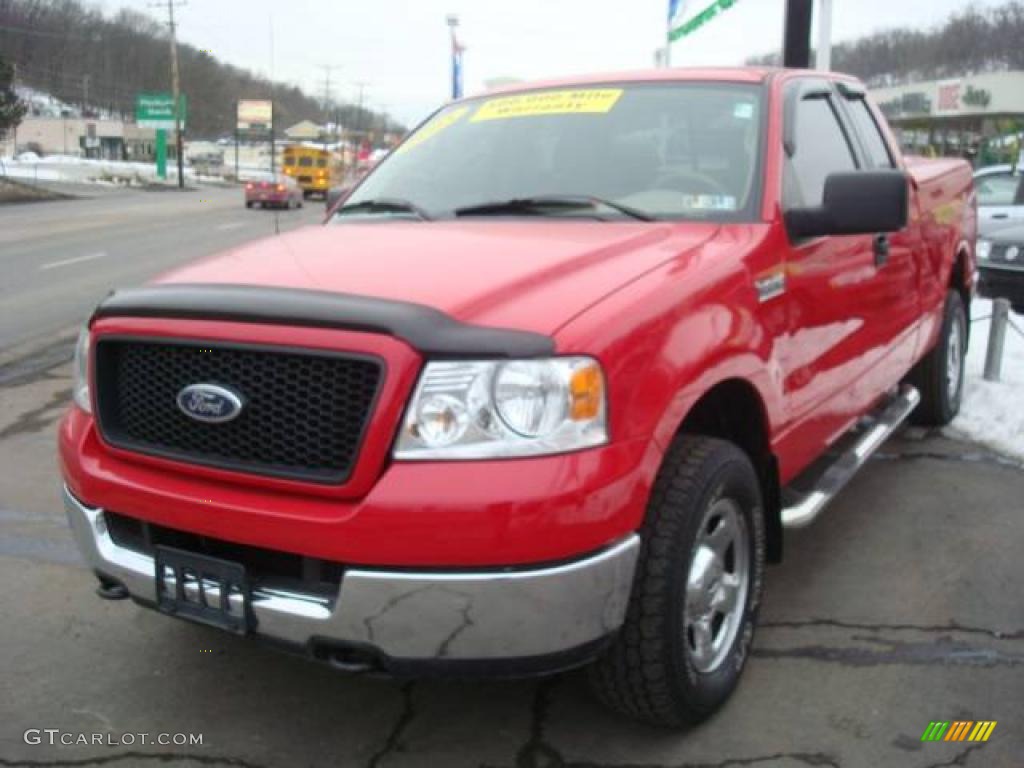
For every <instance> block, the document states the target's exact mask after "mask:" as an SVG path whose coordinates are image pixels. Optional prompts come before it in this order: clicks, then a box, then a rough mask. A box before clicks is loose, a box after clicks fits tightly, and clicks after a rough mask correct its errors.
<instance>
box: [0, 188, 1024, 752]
mask: <svg viewBox="0 0 1024 768" xmlns="http://www.w3.org/2000/svg"><path fill="white" fill-rule="evenodd" d="M113 200H114V199H113V198H112V199H111V201H109V202H108V203H105V204H97V203H94V202H91V201H87V202H84V203H83V202H81V201H79V202H77V203H74V204H73V205H83V206H92V205H95V206H96V207H95V210H96V211H97V213H96V215H97V216H100V215H101V214H102V216H103V221H104V222H106V223H104V224H103V227H104V228H105V229H103V230H102V231H100V230H99V228H94V227H92V226H89V225H88V224H89V217H88V216H85V215H82V214H81V213H76V212H75V210H74V209H73V208H71V207H70V206H69V207H68V208H65V209H64V210H66V211H67V214H66V215H65V216H58V217H56V218H55V219H51V221H52V222H53V229H54V230H60V228H61V227H62V226H63V225H64V223H65V222H66V221H67V219H68V217H72V216H73V217H74V220H75V221H76V222H78V224H77V226H78V229H77V230H76V231H77V232H78V234H77V235H72V234H70V233H67V232H64V233H63V234H62V233H61V232H60V231H54V232H52V233H49V234H48V233H46V232H43V233H41V234H40V235H39V237H40V238H41V239H44V240H52V241H53V242H52V243H51V245H50V246H49V247H48V248H47V249H42V248H40V249H39V250H37V251H32V248H33V247H34V246H35V239H34V238H33V237H32V236H31V235H30V234H23V235H22V236H21V237H22V239H20V240H19V241H18V242H19V243H20V245H19V248H20V249H21V250H19V251H18V253H19V254H21V255H19V256H18V257H17V258H18V259H19V260H18V262H17V265H18V266H17V267H16V268H14V269H13V271H11V267H10V266H6V267H5V274H7V275H10V276H11V277H12V278H15V279H19V280H23V282H21V283H19V284H20V285H22V286H24V288H22V289H21V290H28V291H34V292H35V295H36V299H35V301H27V302H24V303H22V304H19V307H21V310H20V311H21V312H24V313H29V312H34V313H35V314H36V316H37V317H39V318H47V320H46V322H47V323H48V324H49V325H48V327H51V328H60V327H63V325H66V324H68V323H69V322H73V321H76V320H77V316H76V315H75V311H73V310H70V309H69V308H65V307H64V306H63V304H71V303H72V301H73V300H75V301H79V302H80V303H79V304H78V306H79V307H81V310H80V311H79V312H78V314H81V313H82V312H84V311H85V309H86V307H87V305H88V304H89V303H90V302H91V301H93V300H94V299H95V298H97V295H95V294H96V293H97V292H99V293H102V292H103V291H104V290H106V288H107V286H108V285H113V284H120V283H122V282H129V281H130V279H131V278H132V277H133V276H136V275H138V277H140V278H141V277H144V276H145V275H144V274H143V273H144V272H146V271H147V270H148V271H150V272H152V271H155V270H157V269H161V268H164V267H166V266H169V265H171V264H173V263H175V261H177V260H178V259H180V258H184V257H185V256H186V253H185V251H186V250H188V249H187V248H185V247H182V246H183V244H184V243H192V244H193V246H192V250H193V252H192V253H189V254H187V255H197V252H198V251H205V250H213V248H214V247H215V246H214V245H212V244H211V243H209V242H208V240H207V237H204V233H205V234H206V235H207V236H208V237H213V238H217V237H219V238H223V239H222V240H221V241H220V242H221V245H229V244H230V243H231V242H236V241H238V240H241V239H244V237H246V236H249V237H252V236H254V235H257V234H259V232H258V231H257V230H260V229H261V228H262V227H264V226H265V225H266V220H265V218H263V219H261V218H260V216H261V214H260V213H258V212H253V213H252V214H249V213H247V212H246V211H244V209H243V210H235V207H234V206H232V205H229V202H230V200H229V198H228V196H227V195H224V196H223V197H222V198H220V200H221V203H222V205H220V207H219V208H215V207H214V206H212V205H211V207H210V208H209V209H203V208H202V206H203V205H206V203H199V202H197V201H193V202H191V203H187V202H185V201H184V198H182V202H181V205H182V206H183V209H181V210H179V213H178V214H177V216H171V215H169V214H168V211H167V210H166V209H161V208H160V207H159V205H157V206H156V207H150V206H153V205H154V204H153V203H150V202H149V201H148V200H147V201H146V202H145V203H143V202H140V201H137V200H132V201H128V200H125V201H124V204H125V205H126V206H134V205H138V206H140V207H137V208H136V207H130V208H126V209H125V210H129V209H130V210H134V211H135V212H136V213H135V215H136V216H137V217H139V219H138V220H134V219H129V220H124V219H123V218H122V217H121V214H120V213H115V212H113V211H111V210H110V208H109V207H108V206H109V204H110V203H112V202H113ZM172 204H173V203H172ZM41 205H42V204H41ZM46 205H51V204H46ZM189 206H191V207H189ZM21 210H22V211H24V212H25V215H26V216H27V215H29V214H30V213H31V215H33V216H44V215H46V216H49V215H51V214H49V213H47V212H46V211H44V210H43V209H42V208H40V209H38V212H36V211H35V210H33V211H29V210H28V208H22V209H21ZM53 210H56V209H53ZM82 210H84V209H82ZM186 211H187V212H186ZM144 215H151V216H152V219H153V220H152V222H151V223H150V224H148V225H147V224H146V223H145V222H144V221H143V218H142V217H143V216H144ZM0 216H2V217H5V218H4V220H5V221H12V220H14V219H17V217H14V219H7V218H6V217H7V216H9V212H8V211H2V212H0ZM283 218H284V217H282V219H283ZM111 219H114V220H116V222H117V223H110V221H111ZM175 219H178V221H175ZM296 220H298V219H296ZM236 221H242V222H245V228H244V229H243V228H242V227H239V228H238V230H240V231H235V230H218V229H217V228H218V227H219V226H220V225H223V224H226V223H229V222H236ZM249 222H258V223H257V224H251V225H250V224H249ZM16 226H21V227H23V230H28V229H31V227H30V225H29V223H28V220H27V219H26V220H18V223H16ZM147 227H151V228H152V229H151V230H150V229H148V228H147ZM129 229H130V231H131V232H133V233H134V235H133V236H132V237H129V236H127V235H125V236H124V239H123V240H122V235H121V234H120V233H121V232H122V230H129ZM217 231H220V232H222V234H221V235H219V236H218V235H213V234H211V233H215V232H217ZM102 232H106V233H107V236H109V238H110V240H105V239H104V235H103V233H102ZM8 235H9V231H8V230H7V229H6V228H5V227H4V226H0V237H7V236H8ZM158 241H162V243H163V245H161V246H160V249H159V252H158V250H157V247H156V245H154V244H155V243H157V242H158ZM7 242H9V241H4V245H3V246H2V251H0V253H2V256H0V258H2V259H4V263H5V265H6V264H7V260H8V259H9V258H11V255H10V252H9V251H8V250H7V248H6V243H7ZM132 242H136V243H141V245H140V247H139V252H142V253H149V254H150V255H149V256H145V257H139V258H144V259H146V263H145V265H144V266H143V264H141V263H139V264H136V263H134V262H132V261H131V258H132V257H131V255H130V254H131V253H133V251H132V247H133V246H132V245H131V243H132ZM61 243H63V245H61ZM115 243H122V245H121V246H118V245H115ZM147 244H148V245H147ZM176 246H177V247H176ZM121 247H123V248H124V249H125V250H121ZM93 249H99V250H103V251H105V252H107V253H110V254H115V253H116V254H118V256H116V257H115V256H113V255H111V256H108V257H102V258H97V259H95V260H92V261H93V263H92V265H91V267H90V269H89V271H72V270H73V269H74V268H73V267H72V266H69V267H68V271H66V272H60V271H58V270H59V268H57V267H55V268H53V269H52V270H47V272H51V273H53V274H55V275H60V276H61V277H62V280H61V285H60V286H59V287H58V286H47V285H46V283H47V280H48V278H47V277H41V276H40V275H39V266H40V265H42V264H45V263H48V261H47V260H60V259H61V258H65V259H68V258H75V257H76V256H78V255H87V254H88V253H90V252H92V250H93ZM60 251H62V252H60ZM30 253H35V256H30V255H29V254H30ZM83 266H84V263H83ZM133 270H134V271H133ZM25 273H28V274H25ZM44 275H45V273H44ZM3 291H4V295H5V297H6V296H7V295H13V296H18V295H20V292H18V291H11V290H10V288H9V286H7V285H6V284H5V285H4V286H3ZM51 291H52V292H55V293H50V292H51ZM89 292H92V293H93V294H94V295H91V296H88V297H86V296H85V295H84V294H86V293H89ZM79 293H81V294H83V296H82V297H81V298H80V299H79V297H78V294H79ZM45 296H50V297H61V300H62V306H61V307H60V308H56V309H55V308H47V307H40V306H37V305H38V304H41V303H42V302H43V300H44V299H43V297H45ZM5 301H6V298H5ZM58 310H59V311H58ZM4 312H5V317H6V316H7V313H8V312H9V310H8V309H7V308H6V306H5V309H4ZM14 314H15V313H11V317H13V316H14ZM39 322H42V321H41V320H40V321H39ZM62 324H63V325H62ZM26 325H27V324H25V325H23V326H22V327H26ZM3 332H4V333H5V334H9V335H10V337H11V338H22V336H24V334H22V335H21V336H19V333H12V332H11V330H10V329H9V328H8V327H6V326H5V327H4V328H3ZM37 343H38V346H37V348H36V351H30V352H28V353H26V355H25V356H23V358H22V359H21V360H20V361H19V362H18V363H17V364H16V365H14V366H13V367H12V366H11V365H7V366H6V367H5V366H3V365H2V364H0V374H2V373H3V372H4V371H5V370H6V371H7V372H8V373H10V372H11V371H14V372H15V373H16V375H8V376H6V377H4V376H2V375H0V467H2V468H3V474H2V475H0V478H2V479H0V585H2V587H0V681H2V682H0V690H2V693H0V766H68V767H69V768H70V767H71V766H107V765H110V766H142V767H143V768H146V766H158V765H186V766H212V767H214V768H220V767H221V766H223V767H224V768H227V767H228V766H234V767H236V768H264V767H266V768H269V767H271V766H274V767H276V766H282V767H284V768H293V767H294V768H298V767H299V766H321V765H331V766H366V767H367V768H380V767H384V766H388V767H390V766H423V765H429V766H438V767H440V768H448V767H449V766H453V767H454V766H494V767H495V768H506V767H507V768H542V767H544V768H555V767H559V766H575V767H577V768H584V767H587V768H639V767H640V766H650V767H651V768H654V767H664V768H670V767H672V768H684V767H685V766H692V767H694V768H696V767H697V766H703V767H704V768H727V767H728V766H778V767H780V768H805V767H806V766H827V767H834V766H865V767H867V766H871V767H875V766H899V767H900V768H926V767H927V768H938V767H939V766H961V767H966V768H1004V767H1005V768H1011V767H1012V766H1021V765H1024V600H1022V597H1021V595H1022V588H1021V584H1022V581H1024V558H1022V554H1021V553H1022V550H1024V471H1022V467H1021V466H1020V465H1019V464H1016V463H1014V462H1011V461H1007V460H1005V459H1002V458H1000V457H998V456H996V455H993V454H991V453H989V452H987V451H985V450H984V449H980V448H977V447H975V446H971V445H968V444H964V443H960V442H954V441H951V440H948V439H945V438H943V437H942V436H940V435H935V434H927V433H923V432H919V431H909V432H904V433H903V434H902V435H901V436H899V437H897V438H895V439H894V440H892V441H890V442H889V443H888V444H887V445H886V446H885V447H884V449H883V451H882V453H881V455H879V456H878V457H876V458H875V459H873V460H872V461H871V462H870V463H869V464H868V466H867V468H866V469H865V471H864V472H863V473H862V474H861V475H860V476H859V477H858V478H856V479H855V480H854V481H853V483H852V484H851V485H850V486H849V487H848V488H847V490H846V491H844V492H843V494H842V495H841V496H840V497H839V498H838V499H837V501H836V502H835V504H834V505H833V506H832V507H831V508H830V509H829V510H828V512H827V513H826V514H825V515H824V517H823V518H822V519H821V520H820V522H818V523H816V524H815V525H814V526H812V527H810V528H808V529H805V530H801V531H798V532H795V533H793V534H791V535H790V536H789V537H788V539H787V557H786V562H785V563H784V564H783V565H781V566H778V567H774V568H772V569H770V570H769V573H768V581H767V592H766V602H765V605H764V609H763V614H762V624H761V627H760V629H759V631H758V634H757V636H756V639H755V643H754V650H753V654H752V658H751V660H750V664H749V666H748V668H747V671H746V674H745V675H744V678H743V680H742V683H741V685H740V688H739V690H738V692H737V694H736V695H735V696H734V697H733V699H732V700H731V701H730V702H729V704H728V705H727V706H726V708H725V709H724V710H723V711H722V712H721V713H719V714H718V715H717V716H716V717H714V718H713V719H711V720H710V721H709V722H707V723H706V724H704V725H702V726H700V727H698V728H697V729H696V730H694V731H692V732H690V733H686V734H680V733H672V732H666V731H661V730H656V729H652V728H649V727H645V726H641V725H637V724H633V723H630V722H627V721H624V720H622V719H620V718H618V717H617V716H615V715H613V714H611V713H609V712H606V711H605V710H603V709H602V708H601V707H600V706H599V705H597V704H596V703H595V702H594V701H593V700H592V699H591V698H590V697H589V695H588V693H587V691H586V687H585V685H584V684H583V681H582V676H581V675H580V674H578V673H573V674H569V675H563V676H560V677H556V678H551V679H547V680H541V681H520V682H501V683H495V682H438V681H414V682H401V681H391V680H380V679H369V678H360V677H351V676H347V675H344V674H342V673H339V672H336V671H334V670H331V669H328V668H326V667H323V666H320V665H316V664H313V663H311V662H307V661H305V660H303V659H298V658H293V657H290V656H286V655H282V654H280V653H278V652H277V651H275V650H272V649H270V648H268V647H265V646H262V645H259V644H256V643H253V642H248V641H245V640H243V639H239V638H236V637H234V636H228V635H224V634H221V633H218V632H216V631H215V630H211V629H208V628H205V627H201V626H196V625H192V624H186V623H183V622H180V621H175V620H173V619H168V618H165V617H163V616H160V615H157V614H154V613H152V612H148V611H144V610H142V609H140V608H138V607H136V606H134V605H132V604H131V603H127V602H118V603H109V602H104V601H101V600H99V599H98V598H97V597H96V596H95V594H94V591H93V590H94V583H93V579H92V577H91V575H90V574H89V573H88V572H87V571H86V569H85V568H84V566H83V565H82V563H81V561H80V559H79V558H78V555H77V553H76V551H75V549H74V547H73V545H72V543H71V538H70V535H69V533H68V532H67V529H66V523H65V521H64V517H63V512H62V511H61V507H60V503H59V499H58V483H59V480H58V476H57V471H56V466H55V450H54V437H55V436H54V430H55V425H56V420H57V418H58V416H59V414H60V412H61V411H62V410H63V408H64V407H65V406H66V403H67V402H68V399H69V396H70V386H71V385H70V380H69V371H68V368H69V366H68V365H67V364H66V363H60V364H57V365H54V364H52V361H49V362H48V360H49V359H48V358H47V354H49V353H48V352H47V349H48V345H49V341H48V340H47V338H46V337H45V335H44V336H43V337H42V338H39V339H38V340H37ZM956 719H970V720H982V719H985V720H995V721H997V722H998V725H997V726H996V728H995V730H994V731H993V733H992V736H991V739H990V740H989V742H988V743H986V744H968V743H922V742H921V741H920V738H921V734H922V732H923V731H924V730H925V727H926V726H927V725H928V723H929V722H930V721H932V720H956ZM46 728H51V729H54V728H55V729H60V730H61V731H62V732H73V733H79V732H81V733H87V734H92V733H100V734H107V733H113V734H138V733H149V734H153V735H155V734H158V733H192V734H202V738H203V741H202V744H201V745H195V746H177V747H176V746H141V745H140V744H139V743H138V741H136V743H135V744H132V745H122V746H101V745H71V746H49V745H47V744H45V743H43V744H27V743H25V739H24V733H25V731H26V730H28V729H46ZM136 738H137V737H136Z"/></svg>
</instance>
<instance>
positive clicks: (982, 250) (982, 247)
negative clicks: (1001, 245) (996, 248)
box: [974, 240, 992, 261]
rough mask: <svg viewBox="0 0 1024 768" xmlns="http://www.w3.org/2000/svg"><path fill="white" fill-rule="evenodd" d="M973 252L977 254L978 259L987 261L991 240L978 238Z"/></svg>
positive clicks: (990, 251)
mask: <svg viewBox="0 0 1024 768" xmlns="http://www.w3.org/2000/svg"><path fill="white" fill-rule="evenodd" d="M974 252H975V253H976V254H977V256H978V261H988V257H989V256H991V255H992V241H991V240H979V241H978V244H977V246H976V247H975V249H974Z"/></svg>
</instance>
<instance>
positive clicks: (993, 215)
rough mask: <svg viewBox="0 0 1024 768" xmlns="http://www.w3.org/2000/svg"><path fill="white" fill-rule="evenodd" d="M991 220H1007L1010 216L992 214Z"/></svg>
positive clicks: (1006, 214)
mask: <svg viewBox="0 0 1024 768" xmlns="http://www.w3.org/2000/svg"><path fill="white" fill-rule="evenodd" d="M992 218H993V219H1008V218H1010V214H1008V213H993V214H992Z"/></svg>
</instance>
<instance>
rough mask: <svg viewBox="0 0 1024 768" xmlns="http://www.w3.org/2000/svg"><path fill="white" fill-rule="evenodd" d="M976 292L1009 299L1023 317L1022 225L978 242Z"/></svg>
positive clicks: (1023, 261) (1023, 241)
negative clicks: (978, 275)
mask: <svg viewBox="0 0 1024 768" xmlns="http://www.w3.org/2000/svg"><path fill="white" fill-rule="evenodd" d="M978 271H979V273H980V279H979V281H978V286H979V292H980V293H981V295H983V296H988V297H990V298H993V299H998V298H1002V299H1009V301H1010V303H1011V304H1012V305H1013V311H1014V312H1018V313H1020V314H1024V223H1021V224H1012V225H1009V226H1006V227H1004V228H1002V229H1000V230H998V231H996V232H994V233H992V234H990V235H988V236H987V237H983V238H982V239H979V240H978Z"/></svg>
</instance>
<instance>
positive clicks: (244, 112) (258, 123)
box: [236, 99, 274, 133]
mask: <svg viewBox="0 0 1024 768" xmlns="http://www.w3.org/2000/svg"><path fill="white" fill-rule="evenodd" d="M273 120H274V104H273V102H271V101H269V100H263V99H240V100H239V102H238V121H237V123H236V125H237V127H238V130H239V132H243V133H270V127H271V123H273Z"/></svg>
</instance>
